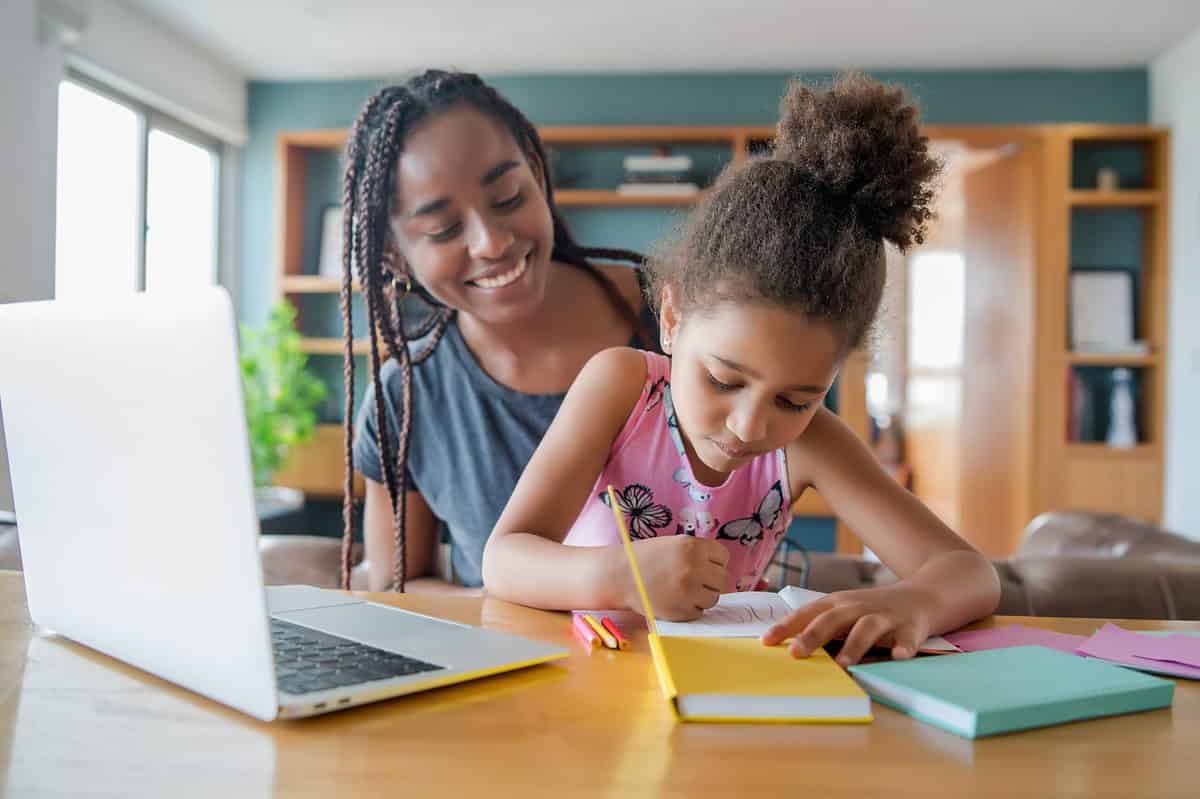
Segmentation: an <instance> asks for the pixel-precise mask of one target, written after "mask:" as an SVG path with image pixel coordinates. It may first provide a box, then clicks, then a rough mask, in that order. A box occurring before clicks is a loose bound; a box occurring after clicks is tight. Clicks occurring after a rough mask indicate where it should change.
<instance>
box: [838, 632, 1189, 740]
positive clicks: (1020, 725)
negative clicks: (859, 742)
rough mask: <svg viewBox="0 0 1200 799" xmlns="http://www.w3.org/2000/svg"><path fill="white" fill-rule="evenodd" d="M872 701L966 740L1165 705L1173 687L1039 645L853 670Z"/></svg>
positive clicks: (1172, 694)
mask: <svg viewBox="0 0 1200 799" xmlns="http://www.w3.org/2000/svg"><path fill="white" fill-rule="evenodd" d="M850 673H851V675H852V676H853V677H854V679H855V680H857V681H858V684H859V685H861V686H862V688H863V690H864V691H866V692H867V693H868V694H869V695H870V696H871V698H872V699H874V700H875V701H877V702H881V703H882V704H885V705H887V706H888V707H891V708H895V709H896V710H899V711H900V712H901V713H907V714H908V715H910V716H912V717H913V718H916V719H920V720H921V721H924V722H927V723H929V724H933V725H934V726H937V727H941V728H942V729H943V730H946V731H947V732H952V733H954V734H955V735H961V736H963V737H964V738H982V737H984V736H986V735H997V734H1000V733H1005V732H1016V731H1018V730H1028V729H1033V728H1034V727H1048V726H1050V725H1052V724H1062V723H1064V722H1068V721H1079V720H1081V719H1091V718H1098V717H1100V716H1115V715H1118V714H1121V713H1135V712H1138V711H1142V710H1154V709H1157V708H1163V707H1170V705H1171V701H1172V699H1174V696H1175V683H1173V682H1171V681H1170V680H1163V679H1159V678H1158V677H1151V676H1150V675H1149V674H1142V673H1141V672H1137V671H1133V670H1131V669H1125V668H1121V667H1120V666H1114V665H1112V664H1110V663H1105V662H1103V661H1100V660H1093V659H1091V658H1082V657H1078V656H1076V655H1069V654H1067V653H1066V652H1058V651H1055V650H1053V649H1047V648H1045V647H1040V646H1016V647H1010V648H1007V649H988V650H984V651H981V652H970V653H967V654H965V655H942V656H940V657H928V658H917V659H914V660H893V661H888V662H886V663H870V664H866V665H859V666H851V667H850Z"/></svg>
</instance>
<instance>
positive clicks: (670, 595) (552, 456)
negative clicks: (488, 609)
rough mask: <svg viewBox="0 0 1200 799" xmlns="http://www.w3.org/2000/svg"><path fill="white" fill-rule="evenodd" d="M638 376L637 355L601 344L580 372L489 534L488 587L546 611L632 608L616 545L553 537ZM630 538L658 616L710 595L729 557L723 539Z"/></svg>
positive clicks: (694, 607)
mask: <svg viewBox="0 0 1200 799" xmlns="http://www.w3.org/2000/svg"><path fill="white" fill-rule="evenodd" d="M645 382H646V367H645V360H644V358H643V356H642V354H641V353H639V352H637V351H636V350H630V349H626V348H616V349H610V350H605V351H603V352H601V353H599V354H597V355H596V356H594V357H593V358H592V359H591V360H590V361H588V363H587V365H586V366H584V368H583V370H582V371H580V373H579V377H577V378H576V380H575V382H574V384H572V386H571V390H570V391H568V392H567V396H566V398H565V399H564V400H563V404H562V407H561V408H560V409H559V412H558V415H557V416H556V417H555V418H554V422H553V423H552V424H551V425H550V429H549V430H548V431H547V432H546V435H545V437H544V438H543V439H542V442H541V444H540V445H539V446H538V448H537V451H536V452H535V453H534V455H533V458H532V459H530V461H529V465H528V466H526V467H525V471H524V472H523V473H522V475H521V479H520V480H519V481H518V482H517V487H516V489H515V490H514V491H513V495H512V498H511V499H510V500H509V502H508V505H507V506H506V507H505V509H504V513H503V514H501V516H500V520H499V521H498V522H497V523H496V527H495V530H493V532H492V535H491V537H490V538H489V539H488V543H487V547H486V548H485V549H484V553H483V582H484V585H485V586H486V587H487V590H488V592H489V593H491V594H494V595H496V596H498V597H500V598H502V599H507V600H509V601H512V602H519V603H521V604H524V605H531V606H533V607H540V608H547V609H552V610H571V609H576V608H626V607H638V605H637V604H636V602H634V600H633V597H634V591H633V581H632V577H631V572H630V569H629V564H628V561H627V560H626V557H625V552H624V550H623V548H622V547H621V546H620V545H619V544H618V545H615V546H607V547H574V546H564V545H563V544H562V541H563V539H564V538H565V537H566V534H567V531H568V530H570V528H571V525H572V524H573V523H574V522H575V519H576V518H577V517H578V516H579V512H580V509H581V508H583V506H584V504H585V503H586V502H587V500H588V494H589V492H590V491H591V489H592V487H593V486H594V485H595V483H596V478H597V477H598V476H599V475H600V472H601V471H602V470H603V468H604V464H605V463H606V462H607V460H608V458H609V454H610V451H611V449H612V444H613V442H614V441H615V440H616V438H617V436H618V435H619V434H620V432H621V428H622V427H623V426H624V425H625V422H626V420H627V419H628V418H629V414H630V412H631V411H632V409H633V407H634V405H635V404H636V403H637V400H638V397H639V396H640V395H641V392H642V389H643V387H644V386H645ZM614 530H615V523H614ZM634 546H635V547H637V548H638V552H639V556H638V562H639V564H640V565H641V567H642V571H643V574H644V577H645V579H646V583H647V586H648V590H649V592H650V596H651V601H652V604H653V606H654V610H655V613H656V614H657V615H659V616H662V617H664V618H669V619H685V618H695V617H696V616H698V615H699V614H700V612H701V611H702V610H703V609H704V608H706V607H711V606H712V605H713V604H714V603H715V602H716V600H717V598H718V597H719V595H720V594H719V591H720V587H721V586H722V585H724V581H725V564H726V562H727V561H728V552H727V551H726V549H725V548H724V547H723V546H721V545H720V544H717V543H716V542H714V541H710V540H707V539H697V538H692V537H690V536H667V537H663V538H654V539H650V540H647V541H637V542H635V544H634Z"/></svg>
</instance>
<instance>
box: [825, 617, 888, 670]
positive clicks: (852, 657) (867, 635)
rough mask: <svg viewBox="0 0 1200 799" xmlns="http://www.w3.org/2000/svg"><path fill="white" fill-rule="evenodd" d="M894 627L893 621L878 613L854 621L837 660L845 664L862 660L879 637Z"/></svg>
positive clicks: (848, 664)
mask: <svg viewBox="0 0 1200 799" xmlns="http://www.w3.org/2000/svg"><path fill="white" fill-rule="evenodd" d="M891 629H892V621H891V619H889V618H887V617H886V616H883V615H881V614H878V613H872V614H868V615H866V616H863V617H862V618H860V619H859V620H858V621H857V622H855V623H854V627H853V628H851V630H850V634H849V635H847V636H846V641H845V643H843V644H842V650H841V651H840V652H838V656H837V661H838V663H840V664H842V665H843V666H850V665H853V664H855V663H857V662H858V661H860V660H862V656H863V655H865V654H867V651H868V650H869V649H870V648H871V647H872V646H874V645H875V644H876V643H877V642H878V641H879V639H881V638H883V637H884V636H885V635H887V634H888V633H889V632H890V631H891Z"/></svg>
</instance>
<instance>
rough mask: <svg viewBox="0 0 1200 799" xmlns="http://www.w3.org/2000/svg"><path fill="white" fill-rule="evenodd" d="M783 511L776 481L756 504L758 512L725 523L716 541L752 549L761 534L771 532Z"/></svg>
mask: <svg viewBox="0 0 1200 799" xmlns="http://www.w3.org/2000/svg"><path fill="white" fill-rule="evenodd" d="M782 511H783V485H782V483H780V481H778V480H776V481H775V484H774V485H773V486H771V487H770V488H769V489H767V495H766V496H765V497H763V498H762V502H759V503H758V510H756V511H755V512H754V513H753V514H751V515H750V516H747V517H745V518H741V519H734V520H733V521H729V522H725V524H723V525H721V529H720V530H717V538H718V539H722V538H724V539H726V540H729V541H738V542H741V543H742V544H743V545H744V546H748V547H752V546H754V545H755V544H757V543H758V542H759V541H761V540H762V537H763V533H765V532H767V531H768V530H772V529H774V527H775V524H776V523H777V522H778V521H779V514H780V513H781V512H782Z"/></svg>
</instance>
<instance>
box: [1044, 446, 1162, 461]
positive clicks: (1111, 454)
mask: <svg viewBox="0 0 1200 799" xmlns="http://www.w3.org/2000/svg"><path fill="white" fill-rule="evenodd" d="M1159 454H1160V453H1159V450H1158V447H1157V446H1155V445H1153V444H1138V445H1137V446H1135V447H1130V448H1129V449H1116V448H1114V447H1110V446H1108V445H1107V444H1105V443H1104V442H1086V443H1084V442H1079V441H1071V442H1068V443H1067V457H1068V458H1116V459H1124V460H1147V461H1149V460H1155V459H1156V458H1158V457H1159Z"/></svg>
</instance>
